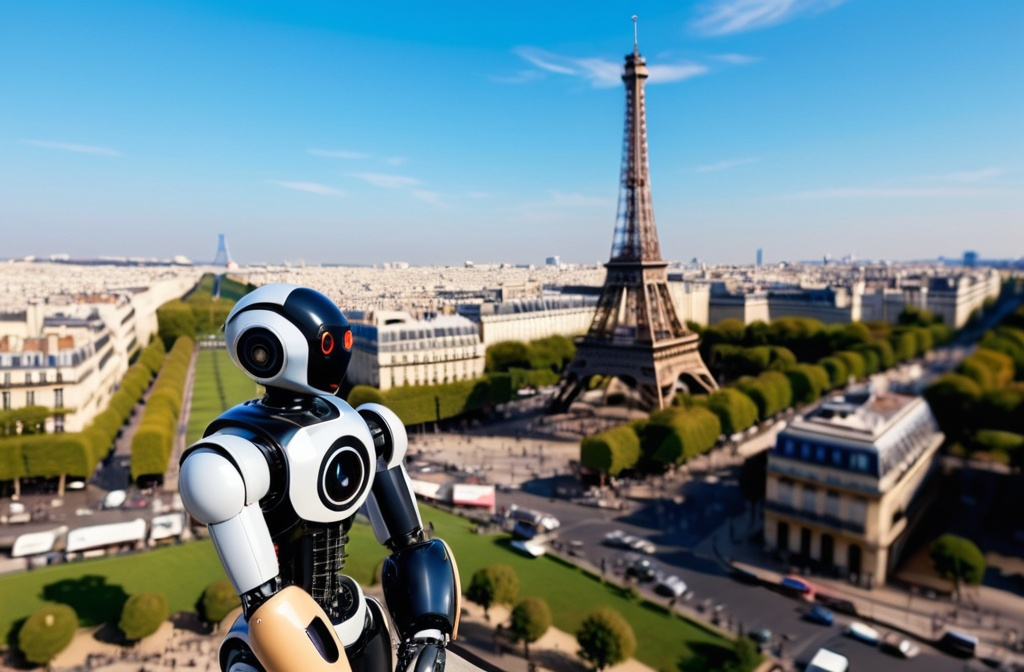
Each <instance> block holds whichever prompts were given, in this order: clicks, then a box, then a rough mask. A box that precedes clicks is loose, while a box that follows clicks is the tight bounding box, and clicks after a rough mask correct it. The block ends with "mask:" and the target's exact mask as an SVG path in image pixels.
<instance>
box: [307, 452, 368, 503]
mask: <svg viewBox="0 0 1024 672" xmlns="http://www.w3.org/2000/svg"><path fill="white" fill-rule="evenodd" d="M361 448H362V447H361V446H358V445H347V444H345V443H342V442H338V443H335V444H334V445H333V446H331V449H330V450H329V451H327V454H326V456H325V458H324V461H323V462H322V463H321V466H320V479H319V481H320V482H319V494H320V500H321V501H322V502H323V503H324V504H325V505H326V506H327V507H328V508H330V509H332V510H335V511H340V510H342V509H344V508H346V507H348V506H350V505H352V504H353V503H354V502H356V500H358V499H359V497H360V496H361V495H362V494H363V493H364V492H365V491H366V488H367V487H368V486H369V483H370V459H369V452H368V451H367V450H365V449H361Z"/></svg>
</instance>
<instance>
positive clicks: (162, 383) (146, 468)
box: [131, 336, 195, 480]
mask: <svg viewBox="0 0 1024 672" xmlns="http://www.w3.org/2000/svg"><path fill="white" fill-rule="evenodd" d="M194 350H195V342H194V341H193V340H192V339H191V338H189V337H188V336H181V337H179V338H178V340H177V341H175V342H174V347H173V348H171V351H170V352H169V353H168V354H167V356H166V357H165V358H164V365H163V368H162V369H161V370H160V376H159V378H158V379H157V382H156V384H155V385H154V386H153V391H152V393H151V394H150V395H149V399H148V401H147V402H146V410H145V414H144V415H143V416H142V420H141V421H140V422H139V428H138V430H137V431H136V432H135V435H134V436H133V437H132V448H131V450H132V457H131V474H132V479H133V480H138V479H139V478H140V477H143V476H157V475H160V474H163V473H164V472H165V471H167V465H168V464H169V463H170V459H171V453H172V452H173V449H174V437H175V435H176V434H177V428H178V417H179V416H180V414H181V400H182V397H183V396H184V392H185V380H186V378H187V377H188V369H189V366H190V365H191V363H192V353H193V351H194Z"/></svg>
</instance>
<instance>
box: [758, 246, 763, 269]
mask: <svg viewBox="0 0 1024 672" xmlns="http://www.w3.org/2000/svg"><path fill="white" fill-rule="evenodd" d="M762 261H763V258H762V255H761V248H760V247H759V248H757V265H758V266H760V265H761V262H762Z"/></svg>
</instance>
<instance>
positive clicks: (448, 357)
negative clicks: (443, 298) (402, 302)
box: [347, 311, 484, 390]
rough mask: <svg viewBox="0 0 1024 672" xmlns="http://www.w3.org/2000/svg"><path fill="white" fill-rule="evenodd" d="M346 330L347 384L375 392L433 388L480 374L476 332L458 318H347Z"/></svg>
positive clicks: (381, 314)
mask: <svg viewBox="0 0 1024 672" xmlns="http://www.w3.org/2000/svg"><path fill="white" fill-rule="evenodd" d="M347 316H348V318H349V321H350V323H351V325H352V336H353V348H352V361H351V362H350V364H349V368H348V380H349V382H351V383H354V384H357V385H360V384H361V385H371V386H373V387H376V388H378V389H381V390H388V389H391V388H392V387H401V386H403V385H439V384H442V383H452V382H456V381H460V380H472V379H474V378H478V377H480V376H482V375H483V373H484V346H483V343H482V342H481V340H480V332H479V330H478V328H477V325H475V324H474V323H473V322H471V321H470V320H468V319H466V318H464V317H461V316H459V315H438V316H437V317H435V318H434V319H431V320H418V319H415V318H414V317H413V316H412V315H410V314H409V313H405V312H400V311H374V312H372V313H368V314H363V313H360V312H358V311H350V312H349V313H348V314H347Z"/></svg>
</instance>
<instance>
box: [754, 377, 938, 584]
mask: <svg viewBox="0 0 1024 672" xmlns="http://www.w3.org/2000/svg"><path fill="white" fill-rule="evenodd" d="M942 441H943V435H942V433H941V432H940V431H939V429H938V425H937V423H936V421H935V418H934V416H933V415H932V412H931V409H930V408H929V407H928V404H927V403H926V402H925V401H924V400H923V399H922V398H920V397H910V396H906V395H902V394H895V393H891V392H886V391H882V390H877V389H874V390H873V389H872V388H871V387H870V386H868V387H863V388H858V389H851V390H847V391H845V392H843V393H839V394H834V395H832V396H830V397H829V398H827V399H826V401H824V402H823V403H822V404H821V405H820V406H818V407H817V408H816V409H814V410H813V411H811V412H809V413H807V414H806V415H803V416H798V417H797V418H796V419H795V420H794V421H792V422H791V423H790V424H789V425H788V426H787V427H786V428H785V429H784V430H783V431H782V432H780V433H779V435H778V438H777V440H776V443H775V446H774V447H773V448H772V449H771V452H770V453H769V455H768V471H767V482H766V489H765V514H764V533H765V543H766V546H767V548H768V549H769V550H770V551H774V552H777V553H778V554H779V555H780V556H782V558H783V559H784V560H787V561H789V562H790V563H791V564H795V565H802V566H808V567H811V568H814V569H817V570H818V571H820V572H822V573H825V574H829V575H836V576H842V577H850V578H851V579H853V580H855V581H858V582H859V583H861V584H863V585H882V584H884V583H885V582H886V580H887V579H888V577H889V575H890V573H891V572H892V571H893V569H894V566H895V563H896V562H897V561H898V560H899V559H900V556H901V554H902V552H903V551H904V550H905V549H904V545H905V544H906V541H907V539H908V537H909V536H910V533H911V531H912V529H913V528H914V526H915V524H916V523H917V522H918V521H919V520H920V518H921V517H922V516H923V515H924V513H925V510H926V509H927V507H928V505H929V504H930V502H931V501H932V499H933V497H934V488H931V487H929V477H930V475H931V474H932V472H933V469H934V468H935V466H936V464H935V454H936V452H937V451H938V449H939V446H940V445H941V444H942Z"/></svg>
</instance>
